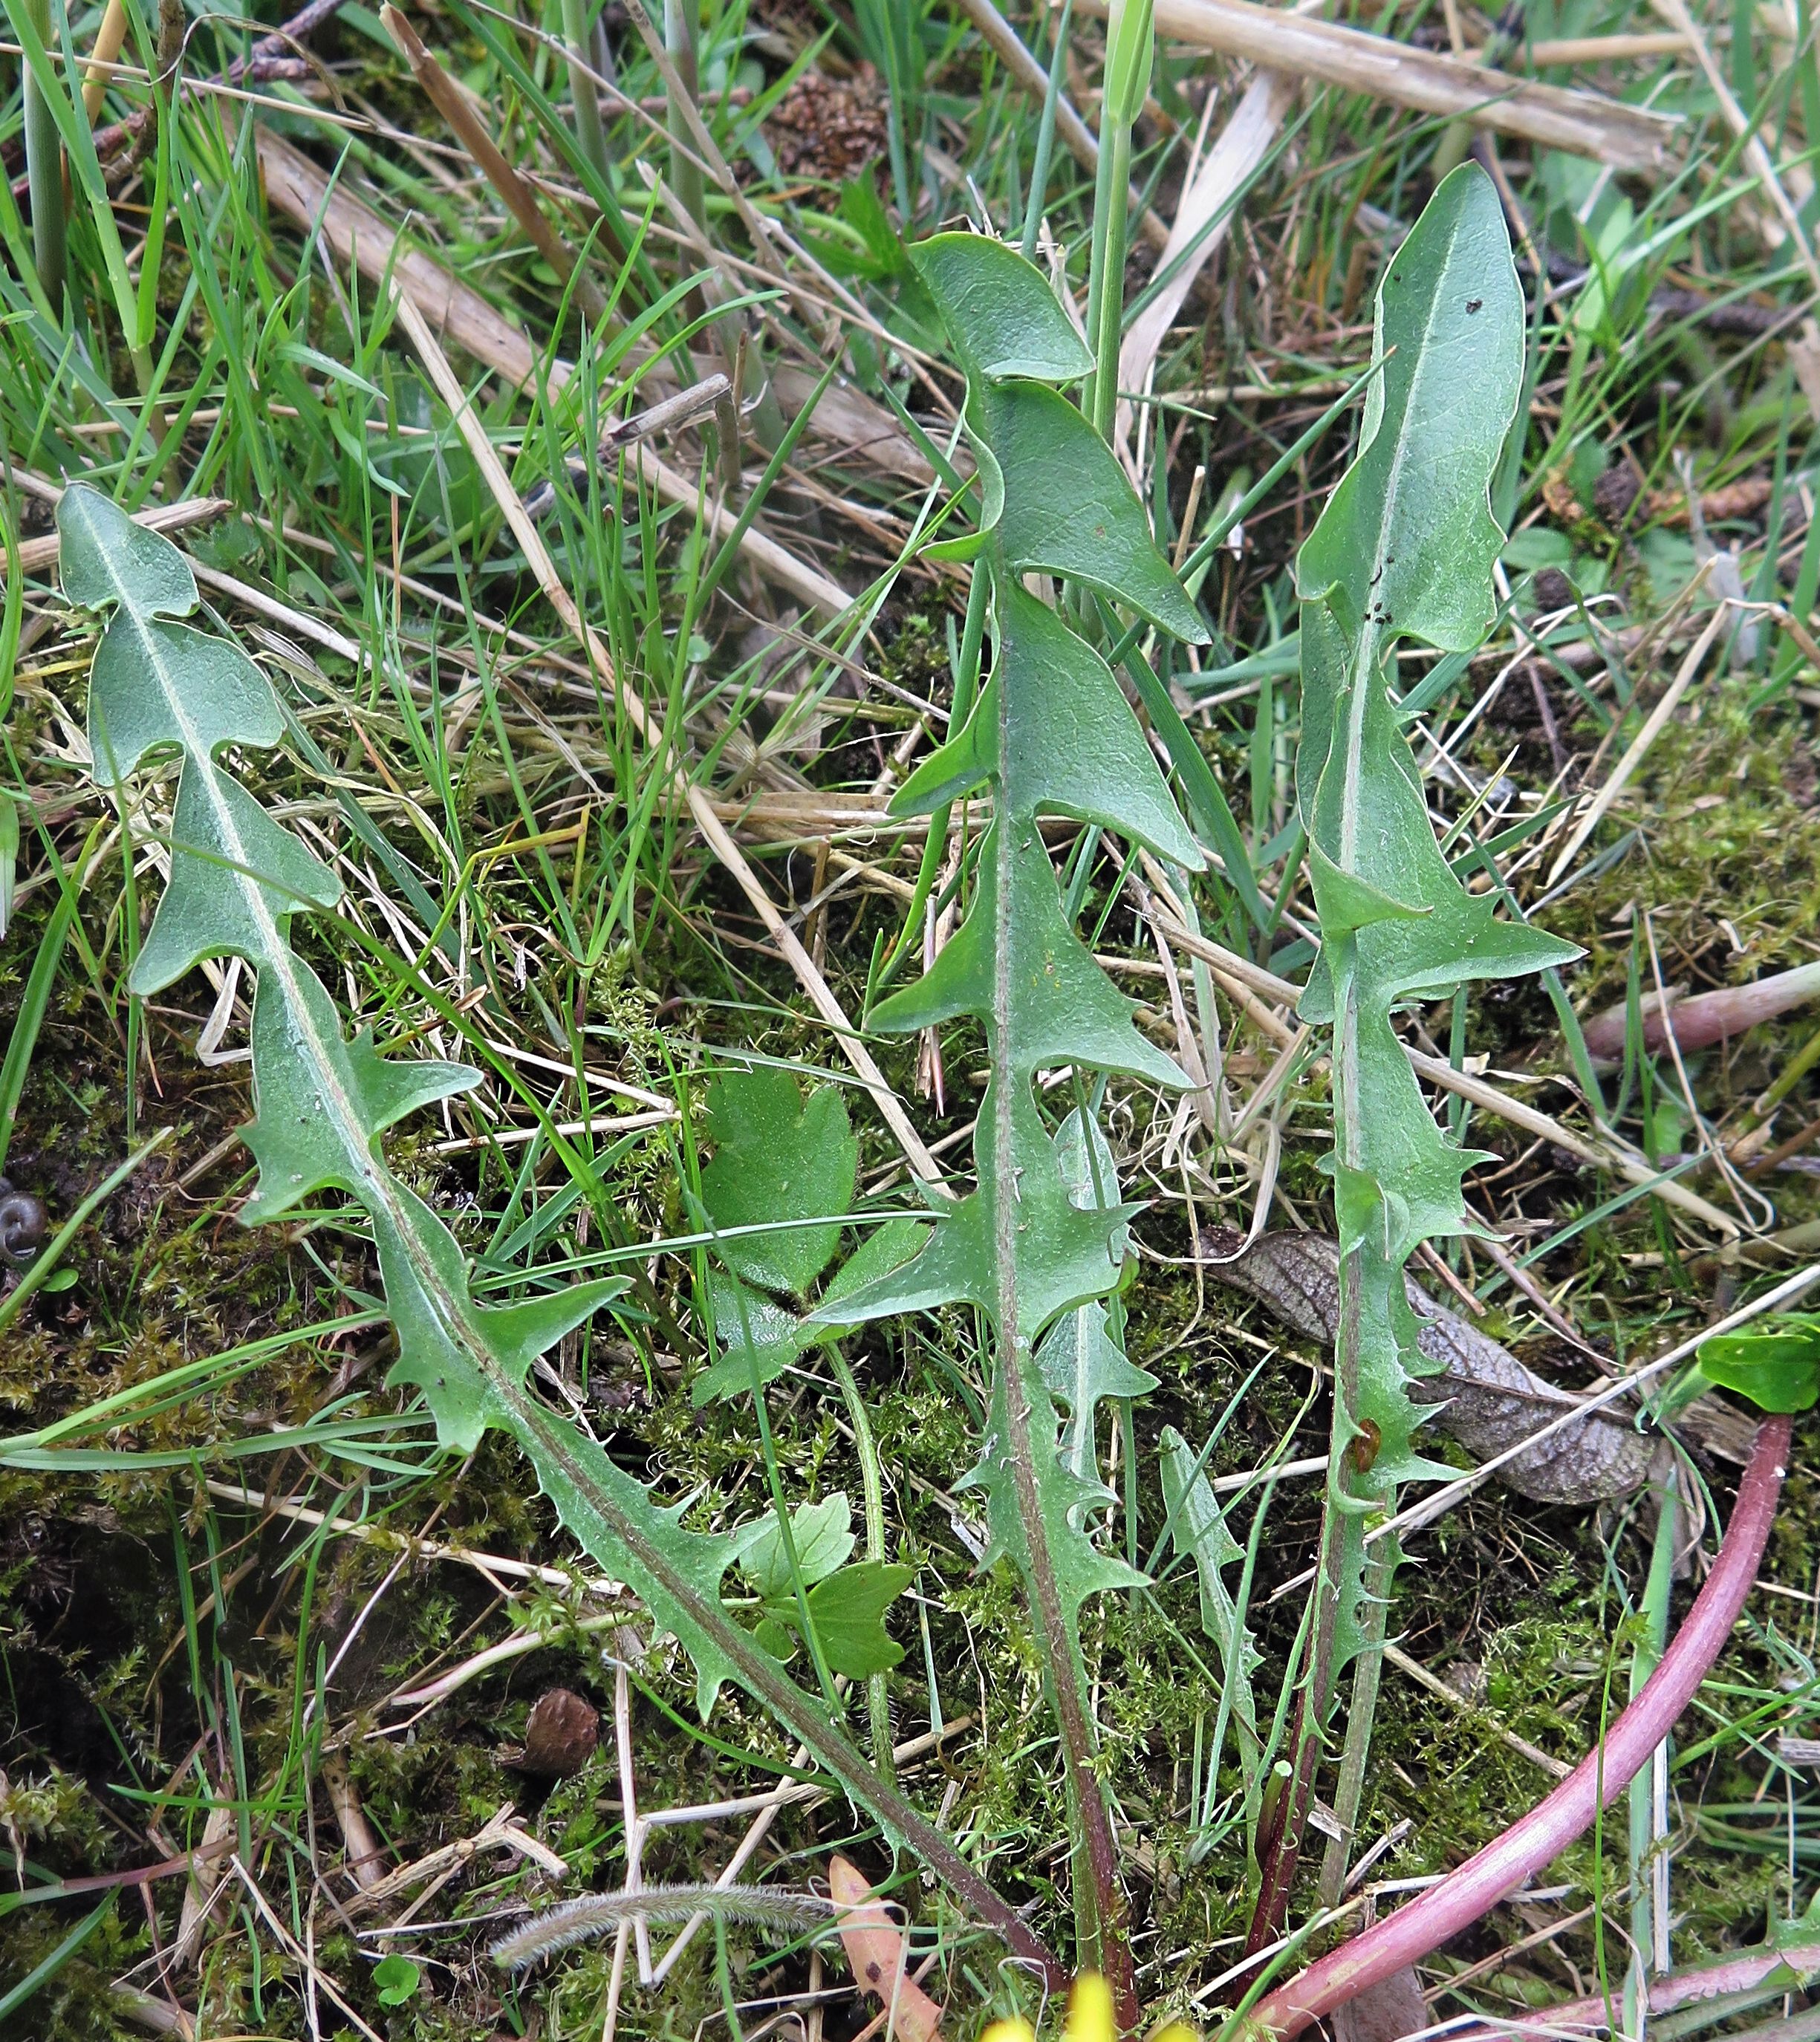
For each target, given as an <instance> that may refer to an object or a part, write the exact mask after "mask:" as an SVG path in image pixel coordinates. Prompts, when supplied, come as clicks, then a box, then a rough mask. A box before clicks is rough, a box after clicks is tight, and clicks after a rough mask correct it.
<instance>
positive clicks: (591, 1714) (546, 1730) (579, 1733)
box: [518, 1688, 600, 1780]
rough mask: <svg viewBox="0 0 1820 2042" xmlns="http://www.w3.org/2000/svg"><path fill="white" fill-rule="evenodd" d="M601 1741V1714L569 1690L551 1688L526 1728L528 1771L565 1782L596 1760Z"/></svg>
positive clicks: (523, 1762)
mask: <svg viewBox="0 0 1820 2042" xmlns="http://www.w3.org/2000/svg"><path fill="white" fill-rule="evenodd" d="M599 1742H600V1711H598V1709H596V1708H595V1707H593V1705H592V1704H590V1703H587V1702H584V1701H583V1700H582V1698H581V1696H579V1695H578V1694H575V1693H573V1692H571V1691H570V1690H569V1689H568V1688H551V1689H550V1690H549V1692H548V1693H547V1694H545V1695H543V1696H540V1697H539V1698H538V1700H537V1704H536V1705H535V1707H533V1709H532V1711H531V1713H530V1719H529V1720H528V1721H527V1722H526V1725H525V1751H524V1756H523V1757H522V1758H521V1759H520V1760H519V1761H518V1764H519V1765H520V1766H521V1767H522V1769H524V1770H525V1771H526V1772H537V1773H541V1774H542V1775H543V1776H544V1777H545V1779H549V1780H566V1779H567V1778H568V1776H569V1775H570V1774H571V1773H572V1772H580V1770H581V1769H582V1768H583V1766H584V1765H587V1762H588V1761H589V1760H590V1759H591V1758H592V1757H593V1756H594V1753H595V1746H597V1745H598V1743H599Z"/></svg>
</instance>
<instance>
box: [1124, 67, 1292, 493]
mask: <svg viewBox="0 0 1820 2042" xmlns="http://www.w3.org/2000/svg"><path fill="white" fill-rule="evenodd" d="M1294 97H1295V84H1294V80H1293V79H1291V78H1285V77H1284V76H1283V74H1282V73H1281V72H1280V71H1265V72H1264V73H1262V74H1261V75H1260V76H1259V77H1257V78H1254V79H1253V80H1252V82H1251V84H1250V86H1248V88H1247V89H1246V92H1245V97H1244V98H1243V99H1241V101H1239V103H1238V105H1237V108H1236V109H1235V110H1234V112H1233V117H1232V118H1231V119H1230V120H1229V121H1227V123H1226V124H1225V127H1224V128H1222V129H1221V131H1220V138H1219V140H1218V141H1217V142H1216V143H1214V146H1213V147H1212V148H1211V149H1210V150H1209V151H1207V154H1206V156H1205V158H1204V159H1202V162H1201V163H1200V165H1199V168H1198V169H1197V170H1195V174H1194V175H1193V176H1192V177H1191V178H1190V179H1189V180H1188V182H1187V185H1186V186H1185V187H1184V188H1183V193H1182V196H1181V199H1180V202H1179V203H1178V205H1177V206H1176V222H1175V225H1174V226H1173V227H1172V228H1171V229H1170V230H1169V234H1168V239H1167V240H1166V241H1165V243H1164V248H1163V254H1162V261H1161V262H1160V264H1159V268H1160V269H1167V268H1168V266H1169V264H1170V263H1171V262H1175V261H1176V260H1177V258H1181V266H1180V269H1178V270H1177V271H1176V274H1175V276H1174V277H1172V278H1171V280H1170V281H1169V282H1168V284H1166V285H1164V288H1163V289H1161V290H1160V291H1159V292H1158V293H1157V296H1155V297H1154V298H1153V300H1151V301H1150V303H1149V304H1148V305H1146V306H1145V308H1144V309H1143V311H1142V312H1140V313H1139V314H1138V316H1137V318H1136V319H1134V320H1133V321H1132V322H1131V325H1130V329H1129V331H1127V332H1126V335H1125V338H1124V342H1123V343H1122V346H1120V348H1119V350H1118V387H1119V388H1120V389H1121V390H1145V389H1148V388H1149V381H1150V377H1151V373H1152V372H1153V369H1155V367H1156V362H1157V350H1158V348H1160V346H1162V344H1163V336H1164V335H1165V334H1166V333H1167V332H1168V331H1169V328H1170V327H1171V326H1172V325H1173V324H1174V323H1175V319H1176V314H1177V313H1178V312H1180V310H1181V308H1182V305H1183V300H1185V299H1186V298H1187V295H1188V293H1189V292H1190V291H1191V290H1192V289H1194V287H1195V278H1196V277H1198V276H1199V274H1200V273H1201V271H1202V269H1204V268H1205V267H1206V265H1207V264H1208V263H1209V262H1211V261H1212V260H1213V258H1214V255H1215V254H1217V253H1218V250H1219V247H1220V245H1221V243H1222V242H1223V241H1224V240H1225V238H1226V232H1227V229H1228V228H1229V226H1230V224H1231V216H1230V214H1228V216H1227V217H1226V218H1225V220H1221V221H1220V223H1219V224H1218V226H1217V227H1214V228H1207V222H1208V221H1209V220H1212V219H1214V217H1215V216H1217V215H1218V213H1219V212H1220V210H1221V208H1222V207H1225V206H1227V205H1229V204H1230V202H1231V200H1232V197H1233V193H1235V192H1236V191H1237V190H1238V189H1240V187H1241V185H1243V184H1244V183H1245V180H1246V179H1247V178H1249V177H1250V176H1251V174H1252V172H1253V171H1254V170H1256V168H1257V166H1258V165H1259V164H1260V163H1262V162H1263V160H1264V157H1265V156H1266V155H1267V154H1268V153H1269V151H1270V147H1271V143H1273V142H1274V141H1275V140H1276V132H1277V130H1278V129H1279V128H1280V127H1281V126H1282V125H1283V116H1284V115H1285V114H1286V113H1287V112H1288V111H1289V108H1290V103H1291V102H1292V101H1293V100H1294ZM1191 250H1192V252H1190V251H1191ZM1131 418H1132V407H1131V403H1130V400H1129V399H1128V398H1124V399H1121V400H1120V402H1119V405H1118V425H1117V429H1116V431H1115V442H1116V443H1117V444H1118V445H1120V446H1121V447H1122V446H1123V445H1124V444H1125V442H1126V440H1127V439H1128V438H1130V431H1131ZM1189 522H1192V521H1191V520H1190V521H1189ZM1183 529H1184V532H1186V530H1187V527H1186V526H1184V528H1183Z"/></svg>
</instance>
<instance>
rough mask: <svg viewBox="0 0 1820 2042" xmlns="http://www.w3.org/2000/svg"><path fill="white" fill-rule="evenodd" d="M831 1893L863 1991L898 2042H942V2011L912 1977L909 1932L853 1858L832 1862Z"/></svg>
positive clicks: (849, 1960)
mask: <svg viewBox="0 0 1820 2042" xmlns="http://www.w3.org/2000/svg"><path fill="white" fill-rule="evenodd" d="M828 1892H829V1894H830V1895H832V1898H833V1899H834V1901H835V1904H836V1905H837V1906H839V1907H840V1909H841V1910H843V1911H842V1913H841V1916H840V1941H841V1946H842V1948H844V1949H845V1951H846V1952H847V1963H848V1964H849V1965H850V1966H851V1968H852V1971H853V1975H854V1977H855V1979H856V1980H857V1981H858V1985H859V1987H860V1989H861V1990H862V1991H864V1992H869V1993H870V1994H872V1995H873V1997H874V1998H876V1999H878V2000H879V2001H880V2002H882V2003H883V2005H884V2006H885V2010H886V2012H887V2013H889V2016H890V2020H891V2031H892V2032H893V2035H895V2036H897V2038H898V2042H942V2009H940V2007H939V2006H937V2005H936V2004H935V2001H934V2000H932V1999H931V1998H930V1997H929V1995H928V1994H927V1993H926V1992H925V1991H924V1990H923V1988H922V1987H920V1985H918V1984H917V1983H916V1980H915V1979H912V1977H910V1976H909V1975H908V1971H907V1969H906V1959H907V1956H908V1952H907V1950H906V1948H905V1945H904V1933H903V1931H902V1930H901V1929H900V1928H899V1927H898V1926H897V1923H896V1922H893V1920H892V1918H891V1914H890V1910H889V1909H888V1908H887V1907H886V1906H885V1903H884V1902H882V1901H881V1900H879V1899H875V1898H874V1895H873V1891H872V1888H871V1887H870V1886H869V1885H867V1883H866V1876H865V1874H864V1873H863V1872H861V1871H860V1869H859V1868H858V1866H857V1865H856V1864H853V1863H851V1861H850V1860H848V1859H847V1858H844V1857H839V1856H838V1855H837V1856H835V1857H833V1858H831V1859H830V1860H829V1861H828Z"/></svg>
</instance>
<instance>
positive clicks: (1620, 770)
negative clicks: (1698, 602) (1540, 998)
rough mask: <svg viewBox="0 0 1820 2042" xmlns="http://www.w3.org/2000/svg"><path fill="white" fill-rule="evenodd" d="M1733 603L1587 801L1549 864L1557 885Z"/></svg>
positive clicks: (1715, 618)
mask: <svg viewBox="0 0 1820 2042" xmlns="http://www.w3.org/2000/svg"><path fill="white" fill-rule="evenodd" d="M1730 610H1731V606H1730V603H1729V602H1725V601H1723V600H1722V601H1721V602H1719V605H1718V606H1717V607H1716V608H1715V610H1714V611H1713V614H1712V615H1711V618H1709V619H1708V620H1707V627H1706V629H1704V630H1703V632H1702V633H1700V636H1699V637H1697V638H1696V640H1695V641H1694V642H1693V644H1692V647H1691V648H1690V649H1689V650H1688V655H1687V657H1686V658H1685V659H1684V660H1682V662H1681V663H1680V667H1679V668H1678V669H1677V671H1676V674H1675V677H1674V679H1673V680H1672V681H1670V682H1669V685H1668V686H1667V687H1666V688H1665V690H1663V692H1662V698H1661V701H1660V702H1657V704H1656V706H1655V707H1654V709H1651V710H1650V713H1649V715H1648V717H1646V720H1645V721H1644V724H1643V727H1642V729H1641V730H1639V731H1638V732H1637V734H1636V736H1635V737H1634V738H1632V739H1631V742H1630V744H1629V745H1628V746H1627V748H1625V751H1624V755H1623V758H1622V759H1619V761H1618V763H1617V764H1616V765H1615V767H1613V768H1612V772H1611V774H1610V776H1609V778H1608V779H1607V780H1606V782H1605V784H1604V786H1602V787H1601V788H1600V790H1599V791H1598V793H1596V794H1595V795H1594V796H1593V797H1592V801H1590V802H1589V804H1588V805H1587V809H1586V813H1585V814H1584V815H1583V816H1581V818H1580V820H1579V821H1578V822H1577V823H1576V824H1574V826H1573V835H1572V836H1570V837H1569V838H1568V839H1567V841H1566V843H1565V844H1563V845H1562V848H1561V855H1560V856H1559V857H1558V858H1556V859H1555V861H1554V864H1553V865H1552V866H1550V868H1549V873H1548V884H1549V885H1550V886H1555V885H1559V883H1560V881H1561V876H1562V874H1563V873H1564V872H1566V870H1567V868H1568V866H1570V865H1571V864H1572V863H1573V860H1574V858H1576V857H1577V855H1579V851H1580V848H1581V845H1583V844H1584V843H1585V841H1586V839H1588V838H1589V836H1591V835H1592V832H1594V831H1595V830H1596V828H1598V827H1599V825H1600V823H1601V822H1603V821H1604V819H1605V817H1606V816H1607V815H1608V813H1610V810H1611V807H1612V803H1613V802H1614V801H1616V800H1617V798H1618V797H1619V795H1620V794H1621V793H1623V791H1624V790H1625V788H1626V786H1628V785H1629V783H1630V779H1631V774H1633V773H1635V771H1636V770H1637V768H1638V767H1639V766H1640V765H1642V763H1643V759H1644V757H1645V755H1646V753H1647V752H1648V751H1649V749H1650V746H1651V745H1652V744H1654V743H1655V741H1656V740H1657V738H1658V737H1659V736H1661V733H1662V730H1663V728H1664V726H1665V725H1666V724H1667V722H1668V720H1669V717H1671V716H1673V714H1674V713H1675V710H1676V709H1677V707H1678V706H1680V699H1681V698H1682V696H1683V695H1684V694H1686V693H1687V691H1688V689H1689V687H1691V686H1692V684H1693V679H1694V676H1695V675H1696V674H1697V673H1698V672H1699V671H1700V662H1701V660H1703V659H1704V658H1705V657H1706V656H1707V649H1708V648H1710V647H1711V644H1712V642H1713V641H1714V640H1715V638H1716V637H1718V636H1719V633H1720V632H1721V631H1722V629H1724V627H1725V622H1726V618H1727V617H1728V616H1729V615H1730Z"/></svg>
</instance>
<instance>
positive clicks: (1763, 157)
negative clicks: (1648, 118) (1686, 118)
mask: <svg viewBox="0 0 1820 2042" xmlns="http://www.w3.org/2000/svg"><path fill="white" fill-rule="evenodd" d="M1650 5H1651V6H1653V7H1654V9H1655V10H1656V12H1657V13H1658V14H1660V15H1661V17H1662V19H1663V20H1664V21H1666V22H1668V23H1669V25H1671V26H1672V27H1673V28H1675V29H1678V30H1679V31H1680V33H1681V34H1682V35H1684V36H1686V37H1687V39H1688V45H1689V47H1690V48H1692V51H1693V53H1694V61H1695V62H1696V63H1697V64H1698V65H1699V66H1700V71H1701V73H1702V75H1703V76H1704V78H1705V79H1706V82H1707V85H1708V86H1711V89H1712V94H1713V97H1714V98H1715V99H1716V100H1717V101H1719V111H1720V112H1721V113H1723V114H1724V116H1725V117H1726V123H1727V124H1728V125H1729V126H1730V129H1731V131H1732V132H1733V133H1734V135H1738V136H1742V137H1743V139H1744V160H1745V163H1748V164H1749V166H1750V169H1751V171H1752V174H1753V175H1754V176H1755V177H1756V178H1757V179H1758V181H1759V182H1761V185H1762V186H1763V189H1764V190H1765V193H1767V194H1768V199H1769V202H1770V204H1771V205H1772V206H1774V207H1775V208H1776V216H1777V217H1778V218H1779V219H1780V220H1781V222H1782V224H1783V228H1784V230H1785V231H1786V232H1787V234H1788V238H1789V239H1790V240H1791V241H1792V242H1793V243H1794V244H1795V253H1796V254H1797V255H1798V256H1799V258H1800V259H1801V264H1802V266H1803V269H1805V270H1807V275H1808V279H1809V281H1810V282H1811V283H1812V285H1814V289H1816V290H1817V291H1820V262H1816V261H1815V260H1814V250H1813V249H1812V247H1810V245H1809V243H1808V239H1807V235H1806V233H1805V232H1804V231H1803V228H1802V225H1801V216H1800V215H1799V213H1798V212H1796V211H1795V205H1794V202H1793V201H1791V199H1790V197H1789V196H1788V193H1787V192H1786V191H1784V189H1783V187H1782V180H1781V179H1780V178H1779V177H1778V176H1777V175H1776V166H1775V164H1774V163H1772V161H1771V160H1770V155H1769V151H1768V149H1766V148H1765V147H1764V145H1763V142H1762V140H1761V137H1760V136H1758V135H1757V133H1756V132H1755V123H1754V122H1753V120H1751V118H1750V116H1749V114H1747V113H1745V110H1744V109H1743V108H1742V106H1740V105H1738V101H1737V100H1736V99H1735V98H1734V97H1733V96H1732V90H1731V87H1730V84H1729V83H1728V82H1726V75H1725V73H1724V71H1722V70H1721V69H1720V67H1719V61H1718V59H1716V58H1715V56H1714V55H1713V53H1712V51H1711V48H1709V47H1708V45H1707V40H1706V37H1705V36H1703V35H1702V34H1701V33H1700V28H1699V25H1698V24H1697V23H1696V21H1695V20H1694V17H1692V14H1690V13H1688V8H1687V0H1650ZM1803 61H1805V62H1806V63H1813V62H1814V54H1813V52H1812V51H1811V50H1810V51H1809V52H1808V53H1807V56H1806V58H1805V59H1803ZM1813 139H1814V138H1813V137H1812V136H1809V137H1808V140H1809V141H1810V143H1811V142H1812V140H1813Z"/></svg>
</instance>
